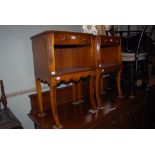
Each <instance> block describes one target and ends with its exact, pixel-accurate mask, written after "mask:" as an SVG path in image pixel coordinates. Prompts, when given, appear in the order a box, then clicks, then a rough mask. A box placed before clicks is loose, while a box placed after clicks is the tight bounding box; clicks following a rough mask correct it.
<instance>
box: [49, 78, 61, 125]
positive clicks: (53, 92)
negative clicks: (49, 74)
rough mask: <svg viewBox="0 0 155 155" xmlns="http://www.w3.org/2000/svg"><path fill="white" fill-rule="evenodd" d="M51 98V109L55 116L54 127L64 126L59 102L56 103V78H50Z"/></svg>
mask: <svg viewBox="0 0 155 155" xmlns="http://www.w3.org/2000/svg"><path fill="white" fill-rule="evenodd" d="M50 100H51V109H52V114H53V118H54V122H55V125H54V126H53V128H62V125H61V124H60V121H59V117H58V111H57V103H56V81H55V80H54V79H51V80H50Z"/></svg>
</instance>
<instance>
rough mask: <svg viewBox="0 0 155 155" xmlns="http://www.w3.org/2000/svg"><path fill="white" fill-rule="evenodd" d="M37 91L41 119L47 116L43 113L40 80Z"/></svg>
mask: <svg viewBox="0 0 155 155" xmlns="http://www.w3.org/2000/svg"><path fill="white" fill-rule="evenodd" d="M36 90H37V97H38V105H39V114H38V116H39V117H44V116H45V115H46V114H45V113H44V111H43V103H42V92H41V82H40V80H39V79H36Z"/></svg>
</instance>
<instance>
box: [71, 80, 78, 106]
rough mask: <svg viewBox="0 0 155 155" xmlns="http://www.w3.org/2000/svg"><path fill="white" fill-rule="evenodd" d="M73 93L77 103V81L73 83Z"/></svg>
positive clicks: (74, 102)
mask: <svg viewBox="0 0 155 155" xmlns="http://www.w3.org/2000/svg"><path fill="white" fill-rule="evenodd" d="M72 94H73V103H72V104H74V105H77V104H78V103H77V84H76V83H75V82H73V83H72Z"/></svg>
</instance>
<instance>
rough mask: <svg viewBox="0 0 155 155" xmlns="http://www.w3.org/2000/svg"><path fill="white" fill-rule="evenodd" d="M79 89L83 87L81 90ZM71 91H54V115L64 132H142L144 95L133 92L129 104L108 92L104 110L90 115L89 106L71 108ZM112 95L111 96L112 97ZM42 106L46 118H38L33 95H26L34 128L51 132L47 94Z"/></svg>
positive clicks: (145, 103)
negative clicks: (125, 130) (74, 130)
mask: <svg viewBox="0 0 155 155" xmlns="http://www.w3.org/2000/svg"><path fill="white" fill-rule="evenodd" d="M82 87H83V86H82ZM71 93H72V87H66V88H61V89H57V94H58V95H59V98H57V103H58V112H59V115H60V119H61V122H62V123H63V127H64V129H88V128H91V129H119V128H121V129H129V128H131V129H132V128H134V129H141V128H146V126H145V124H146V123H145V122H146V121H148V120H146V116H145V114H146V105H147V92H140V91H138V92H137V97H136V98H134V99H133V100H131V99H129V98H128V97H124V98H123V99H121V100H120V99H119V98H117V97H116V94H115V90H112V91H111V99H110V100H109V99H108V97H107V96H105V99H104V109H101V110H98V111H97V113H95V114H94V115H92V114H91V113H89V112H88V108H89V106H90V104H89V102H88V103H86V102H85V104H79V105H77V106H74V105H73V104H70V103H71V102H72V101H73V96H71V95H70V94H71ZM113 93H114V94H113ZM42 99H43V105H44V110H45V112H46V114H47V115H46V116H45V117H43V118H40V117H38V112H39V107H38V100H37V95H36V94H33V95H30V101H31V111H30V113H29V114H28V115H29V117H30V118H31V119H32V121H33V122H34V124H35V127H36V128H41V129H52V124H53V123H54V120H53V119H51V115H52V114H51V107H50V92H49V91H47V92H43V96H42Z"/></svg>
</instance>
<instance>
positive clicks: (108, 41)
mask: <svg viewBox="0 0 155 155" xmlns="http://www.w3.org/2000/svg"><path fill="white" fill-rule="evenodd" d="M101 45H102V46H119V45H120V38H119V37H106V36H102V37H101Z"/></svg>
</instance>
